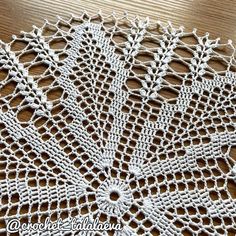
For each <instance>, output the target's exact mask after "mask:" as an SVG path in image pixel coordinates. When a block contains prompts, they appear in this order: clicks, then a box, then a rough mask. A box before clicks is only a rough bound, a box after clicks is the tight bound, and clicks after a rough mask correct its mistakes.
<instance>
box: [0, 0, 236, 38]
mask: <svg viewBox="0 0 236 236" xmlns="http://www.w3.org/2000/svg"><path fill="white" fill-rule="evenodd" d="M99 9H101V10H102V12H104V13H108V14H109V13H111V11H115V12H117V13H120V14H121V13H123V12H124V11H128V12H129V14H130V15H139V16H143V17H146V16H149V17H150V18H151V19H153V20H157V19H158V20H161V21H171V22H172V23H173V24H174V25H176V26H178V25H184V26H185V28H186V29H187V30H191V29H192V28H197V29H198V32H200V33H205V32H209V33H210V34H211V36H212V37H213V38H214V37H221V39H223V40H228V39H232V40H233V41H234V42H235V41H236V24H235V22H236V14H235V12H236V2H235V1H234V0H224V1H220V0H210V1H206V0H179V1H176V0H159V1H153V0H152V1H150V0H149V1H140V0H130V1H111V0H104V1H102V0H101V1H100V0H99V1H94V0H87V1H79V0H68V1H62V0H55V1H49V0H46V1H45V0H44V1H41V0H32V1H28V0H1V1H0V22H1V23H0V39H2V40H3V41H5V42H7V41H9V40H10V38H11V35H12V34H18V33H19V31H20V30H24V31H29V30H31V28H32V27H31V26H32V24H34V25H36V26H41V25H42V24H43V19H45V18H46V19H48V20H53V19H55V15H60V16H63V17H67V16H69V14H70V13H74V14H78V13H80V12H81V11H82V10H87V11H88V12H89V13H95V12H97V11H98V10H99Z"/></svg>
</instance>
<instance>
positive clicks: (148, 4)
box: [0, 0, 236, 235]
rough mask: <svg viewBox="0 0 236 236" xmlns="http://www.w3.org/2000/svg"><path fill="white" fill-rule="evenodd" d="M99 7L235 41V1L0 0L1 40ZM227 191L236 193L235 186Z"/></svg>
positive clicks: (235, 153) (94, 11) (104, 10)
mask: <svg viewBox="0 0 236 236" xmlns="http://www.w3.org/2000/svg"><path fill="white" fill-rule="evenodd" d="M99 9H100V10H102V12H103V13H104V14H110V13H111V12H112V11H115V12H116V13H117V14H118V15H119V14H123V12H124V11H127V12H128V13H129V15H131V16H135V15H139V16H141V17H146V16H149V17H150V19H151V20H161V21H163V22H166V21H171V22H172V23H173V24H174V25H175V26H179V25H183V26H185V28H186V30H187V31H191V30H192V29H193V28H197V29H198V33H200V34H204V33H205V32H209V33H210V35H211V38H217V37H220V38H221V39H222V42H226V41H227V40H228V39H232V40H233V42H234V44H235V42H236V14H235V13H236V1H234V0H224V1H220V0H209V1H207V0H179V1H176V0H159V1H150V0H149V1H143V0H142V1H139V0H129V1H111V0H104V1H102V0H101V1H100V0H99V1H94V0H87V1H78V0H68V1H62V0H54V1H49V0H44V1H42V0H31V1H29V0H0V39H1V40H3V41H4V42H9V41H10V40H11V36H12V34H16V35H17V34H19V32H20V31H21V30H23V31H26V32H27V31H31V29H32V25H36V26H38V27H40V26H41V25H42V24H43V22H44V19H48V20H49V21H54V20H55V16H56V15H60V16H62V17H65V18H67V17H69V15H70V14H71V13H73V14H80V13H81V12H82V11H83V10H86V11H88V13H91V14H95V13H96V12H97V11H98V10H99ZM231 155H232V156H234V157H236V148H234V149H232V153H231ZM234 159H236V158H234ZM230 191H231V192H234V193H235V194H236V189H234V186H232V188H230ZM185 235H190V234H187V233H186V234H185ZM231 235H235V234H234V233H232V234H231Z"/></svg>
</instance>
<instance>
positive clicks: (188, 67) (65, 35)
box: [0, 13, 236, 236]
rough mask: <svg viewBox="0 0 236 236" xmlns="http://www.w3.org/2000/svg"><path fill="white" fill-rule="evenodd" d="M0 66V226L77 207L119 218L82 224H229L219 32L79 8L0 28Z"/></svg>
mask: <svg viewBox="0 0 236 236" xmlns="http://www.w3.org/2000/svg"><path fill="white" fill-rule="evenodd" d="M0 79H1V82H0V94H1V97H0V127H1V131H0V136H1V140H0V148H1V150H0V155H1V157H0V203H1V204H0V222H1V225H2V229H1V231H0V232H5V231H6V229H5V227H6V223H7V222H8V220H10V219H13V218H18V219H20V220H21V222H42V221H44V220H45V218H46V217H47V216H49V217H50V219H51V220H52V221H55V220H57V219H58V218H60V217H61V218H62V219H64V221H67V219H68V217H77V218H78V219H82V218H85V217H86V216H90V219H95V218H96V217H98V219H99V220H100V222H104V221H108V222H111V223H121V225H122V227H123V230H122V231H121V232H120V231H117V232H91V235H116V236H118V235H120V236H123V235H163V236H173V235H230V234H232V235H233V234H234V233H235V231H236V227H235V219H236V200H235V198H236V190H235V187H236V184H235V179H236V177H235V174H236V167H235V156H233V155H232V150H233V149H234V148H235V145H236V133H235V120H236V116H235V104H236V86H235V85H236V76H235V48H234V47H233V45H232V43H231V42H230V41H229V42H228V43H227V44H221V43H220V41H219V39H217V40H211V39H209V35H208V34H206V35H204V36H202V37H200V36H198V35H197V32H196V30H194V31H193V32H190V33H185V32H184V29H183V28H181V27H180V28H178V29H175V28H173V27H172V25H171V24H167V25H164V24H162V23H160V22H157V23H156V22H149V21H148V19H145V20H140V19H138V18H136V19H132V20H131V19H129V17H128V16H127V15H124V16H122V17H118V16H115V15H114V14H113V15H111V16H103V15H101V14H100V13H99V14H97V15H96V16H91V17H89V16H88V15H87V14H86V13H83V14H82V15H81V16H79V17H76V16H72V17H71V18H70V19H68V20H65V19H61V18H60V17H59V18H58V20H57V22H56V23H55V24H52V23H49V22H48V21H46V22H45V24H44V25H43V27H42V28H37V27H34V29H33V30H32V32H29V33H25V32H22V35H21V36H19V37H16V36H14V37H13V40H12V41H11V42H10V43H8V44H6V43H3V42H1V48H0ZM113 195H114V196H113ZM20 234H21V235H38V234H37V232H27V231H24V232H23V231H21V232H20ZM67 234H68V232H51V233H49V232H44V233H43V232H41V233H40V234H39V235H67ZM71 234H72V235H74V234H76V232H73V233H71ZM78 235H84V233H79V234H78ZM86 235H87V234H86Z"/></svg>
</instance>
